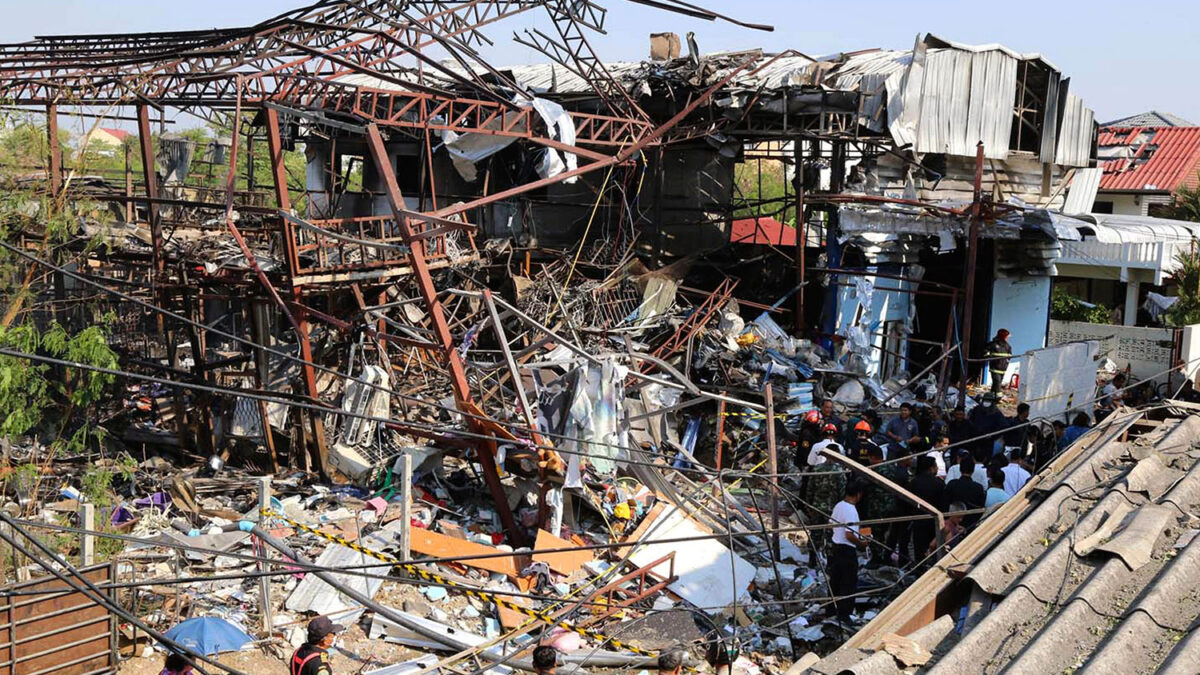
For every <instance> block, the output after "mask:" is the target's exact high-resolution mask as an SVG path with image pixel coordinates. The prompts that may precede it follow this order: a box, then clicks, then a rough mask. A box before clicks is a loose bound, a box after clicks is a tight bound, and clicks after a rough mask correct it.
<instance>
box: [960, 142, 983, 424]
mask: <svg viewBox="0 0 1200 675" xmlns="http://www.w3.org/2000/svg"><path fill="white" fill-rule="evenodd" d="M982 200H983V141H980V142H979V144H978V145H976V146H975V193H974V199H973V200H972V201H971V234H970V236H969V237H968V240H967V250H966V255H967V267H966V271H965V272H964V274H963V276H964V277H965V278H964V279H963V288H965V289H966V299H965V300H964V302H963V305H964V307H963V317H962V322H963V331H962V335H960V336H959V344H960V345H962V354H963V357H964V358H970V356H971V319H972V316H971V315H972V314H974V312H975V265H976V260H977V258H978V257H979V251H978V248H979V225H980V220H981V216H980V214H981V209H982V206H983V205H982ZM968 374H969V369H968V368H967V364H966V363H963V368H962V378H961V380H960V381H959V388H958V391H959V397H958V407H960V408H962V407H964V406H965V405H966V401H967V377H968Z"/></svg>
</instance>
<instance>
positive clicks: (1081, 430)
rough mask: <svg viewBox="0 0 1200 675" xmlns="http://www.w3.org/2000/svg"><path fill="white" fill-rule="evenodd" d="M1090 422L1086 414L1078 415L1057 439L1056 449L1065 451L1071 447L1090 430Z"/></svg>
mask: <svg viewBox="0 0 1200 675" xmlns="http://www.w3.org/2000/svg"><path fill="white" fill-rule="evenodd" d="M1091 423H1092V421H1091V420H1090V419H1088V416H1087V413H1079V414H1078V415H1076V416H1075V419H1073V420H1071V426H1069V427H1067V429H1066V431H1063V435H1062V438H1059V439H1058V449H1059V450H1065V449H1067V448H1069V447H1071V444H1072V443H1074V442H1075V441H1077V440H1079V437H1080V436H1082V435H1084V434H1086V433H1087V432H1088V429H1090V428H1091Z"/></svg>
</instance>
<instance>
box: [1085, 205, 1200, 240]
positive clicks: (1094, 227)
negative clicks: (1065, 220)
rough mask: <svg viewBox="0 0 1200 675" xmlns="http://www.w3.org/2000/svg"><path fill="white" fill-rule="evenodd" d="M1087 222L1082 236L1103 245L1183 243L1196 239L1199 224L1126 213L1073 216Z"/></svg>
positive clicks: (1199, 230) (1199, 229) (1198, 232)
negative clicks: (1127, 214) (1160, 242)
mask: <svg viewBox="0 0 1200 675" xmlns="http://www.w3.org/2000/svg"><path fill="white" fill-rule="evenodd" d="M1077 218H1080V219H1081V220H1084V221H1087V223H1090V226H1089V225H1088V224H1086V223H1085V224H1083V226H1082V227H1080V228H1079V229H1080V232H1082V233H1083V234H1084V235H1085V237H1086V238H1091V239H1095V240H1096V241H1099V242H1100V243H1103V244H1135V243H1139V242H1157V241H1173V242H1181V243H1186V242H1190V241H1192V240H1194V239H1196V238H1197V235H1198V234H1200V225H1198V224H1197V223H1192V222H1188V221H1186V220H1170V219H1168V218H1151V217H1150V216H1126V215H1114V214H1111V213H1088V214H1081V215H1079V216H1077Z"/></svg>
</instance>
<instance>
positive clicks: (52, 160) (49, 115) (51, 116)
mask: <svg viewBox="0 0 1200 675" xmlns="http://www.w3.org/2000/svg"><path fill="white" fill-rule="evenodd" d="M46 141H47V145H48V148H47V150H48V154H49V158H48V159H49V165H48V167H47V169H46V170H47V173H48V174H49V175H48V176H47V178H49V181H48V182H49V185H50V194H51V195H53V196H54V198H55V199H57V198H58V197H59V196H61V194H62V186H63V166H62V146H61V145H59V143H58V106H56V105H54V104H53V103H51V104H49V105H47V106H46ZM86 142H87V139H84V143H86Z"/></svg>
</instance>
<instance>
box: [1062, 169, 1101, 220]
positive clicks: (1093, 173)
mask: <svg viewBox="0 0 1200 675" xmlns="http://www.w3.org/2000/svg"><path fill="white" fill-rule="evenodd" d="M1102 173H1103V172H1102V171H1101V170H1100V169H1096V168H1093V169H1079V170H1078V171H1076V172H1075V175H1074V177H1072V178H1071V187H1070V189H1068V190H1067V200H1066V201H1065V202H1064V203H1063V208H1062V212H1063V213H1065V214H1067V215H1073V214H1079V213H1091V211H1092V206H1093V205H1094V204H1095V203H1096V192H1097V191H1098V190H1099V189H1100V176H1101V174H1102Z"/></svg>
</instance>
